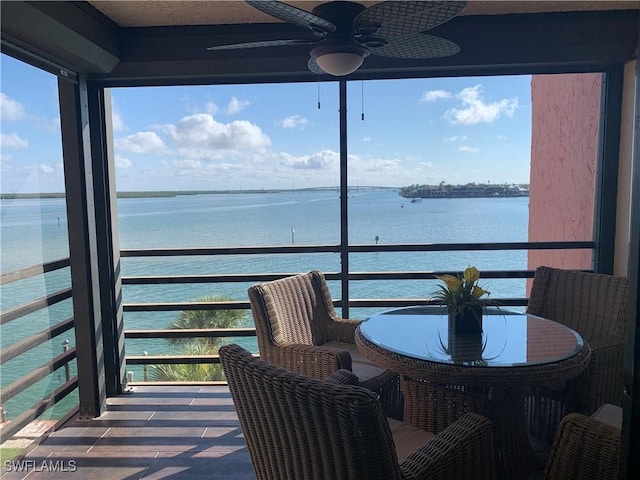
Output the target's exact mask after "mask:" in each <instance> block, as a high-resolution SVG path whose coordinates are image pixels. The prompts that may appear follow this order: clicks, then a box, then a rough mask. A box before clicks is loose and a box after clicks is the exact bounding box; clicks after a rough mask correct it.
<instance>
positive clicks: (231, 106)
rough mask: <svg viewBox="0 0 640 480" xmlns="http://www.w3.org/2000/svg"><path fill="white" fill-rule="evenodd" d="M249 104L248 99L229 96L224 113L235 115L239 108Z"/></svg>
mask: <svg viewBox="0 0 640 480" xmlns="http://www.w3.org/2000/svg"><path fill="white" fill-rule="evenodd" d="M249 105H250V103H249V101H248V100H238V99H237V98H236V97H231V100H229V103H228V104H227V108H225V113H227V114H229V115H235V114H236V113H239V112H240V111H241V110H244V109H245V108H247V107H248V106H249Z"/></svg>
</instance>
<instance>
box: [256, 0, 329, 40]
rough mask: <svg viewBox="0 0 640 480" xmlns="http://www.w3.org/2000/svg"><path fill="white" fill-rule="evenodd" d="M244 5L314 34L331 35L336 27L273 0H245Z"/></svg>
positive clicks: (303, 11) (322, 19)
mask: <svg viewBox="0 0 640 480" xmlns="http://www.w3.org/2000/svg"><path fill="white" fill-rule="evenodd" d="M245 2H246V3H248V4H249V5H251V6H252V7H254V8H257V9H258V10H260V11H261V12H264V13H268V14H269V15H271V16H272V17H276V18H279V19H280V20H284V21H285V22H289V23H292V24H293V25H297V26H299V27H302V28H308V29H310V30H312V31H314V32H324V33H332V32H334V31H335V30H336V26H335V25H334V24H333V23H331V22H329V21H327V20H325V19H324V18H322V17H319V16H317V15H315V14H313V13H311V12H307V11H306V10H302V9H300V8H298V7H294V6H292V5H288V4H286V3H282V2H277V1H275V0H245Z"/></svg>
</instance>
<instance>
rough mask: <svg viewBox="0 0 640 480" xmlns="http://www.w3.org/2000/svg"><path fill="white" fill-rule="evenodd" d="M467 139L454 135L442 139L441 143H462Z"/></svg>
mask: <svg viewBox="0 0 640 480" xmlns="http://www.w3.org/2000/svg"><path fill="white" fill-rule="evenodd" d="M466 139H467V136H466V135H454V136H452V137H447V138H444V139H443V140H442V141H443V142H444V143H455V142H463V141H465V140H466Z"/></svg>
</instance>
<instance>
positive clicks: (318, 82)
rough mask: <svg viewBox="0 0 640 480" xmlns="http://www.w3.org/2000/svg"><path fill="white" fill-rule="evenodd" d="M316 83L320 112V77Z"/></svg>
mask: <svg viewBox="0 0 640 480" xmlns="http://www.w3.org/2000/svg"><path fill="white" fill-rule="evenodd" d="M317 78H318V79H317V80H316V83H317V84H318V110H320V75H318V77H317Z"/></svg>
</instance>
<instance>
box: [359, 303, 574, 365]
mask: <svg viewBox="0 0 640 480" xmlns="http://www.w3.org/2000/svg"><path fill="white" fill-rule="evenodd" d="M433 311H434V308H433V307H429V306H417V307H408V308H400V309H395V310H390V311H388V312H383V313H380V314H378V315H375V316H373V317H372V318H370V319H369V320H366V321H365V322H363V323H362V324H361V326H360V333H361V335H362V336H363V337H364V338H366V339H367V340H369V341H370V342H372V343H374V344H376V345H377V346H378V347H380V348H383V349H386V350H388V351H389V352H395V353H396V354H399V355H402V356H406V357H412V358H415V359H418V360H426V361H431V362H437V363H446V364H453V365H456V364H457V365H468V366H483V367H516V366H533V365H542V364H548V363H554V362H558V361H562V360H564V359H567V358H569V357H572V356H573V355H575V354H577V353H578V352H580V350H581V349H582V348H583V346H584V342H583V340H582V337H581V336H580V335H579V334H578V333H576V332H575V331H573V330H571V329H570V328H568V327H566V326H564V325H561V324H559V323H556V322H553V321H551V320H547V319H545V318H540V317H535V316H533V315H525V314H521V313H514V312H510V311H507V310H500V311H497V310H494V311H492V312H490V314H486V313H485V314H484V315H483V321H482V323H483V332H482V334H477V335H473V334H471V335H470V334H462V335H460V334H458V335H456V334H451V335H449V327H448V316H447V315H446V314H433V313H432V312H433Z"/></svg>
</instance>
